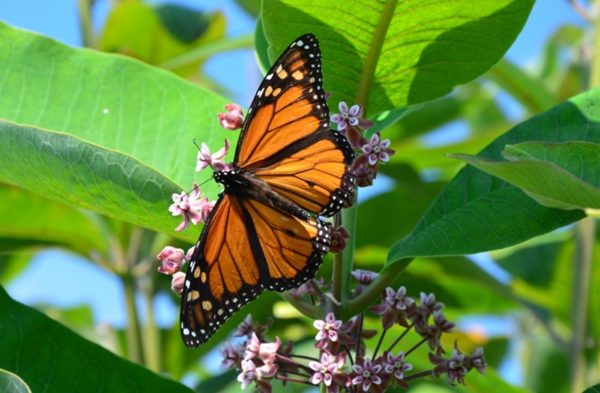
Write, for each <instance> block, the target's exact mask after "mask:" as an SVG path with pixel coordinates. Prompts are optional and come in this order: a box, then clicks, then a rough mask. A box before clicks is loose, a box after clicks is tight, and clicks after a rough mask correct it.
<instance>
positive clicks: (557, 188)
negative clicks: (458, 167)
mask: <svg viewBox="0 0 600 393" xmlns="http://www.w3.org/2000/svg"><path fill="white" fill-rule="evenodd" d="M502 155H503V156H504V157H506V158H507V159H509V160H510V161H494V160H489V159H486V158H484V157H477V156H469V155H464V154H456V155H454V157H456V158H459V159H462V160H463V161H466V162H467V163H469V164H471V165H473V166H474V167H476V168H478V169H480V170H482V171H485V172H487V173H489V174H491V175H493V176H496V177H498V178H500V179H502V180H504V181H506V182H508V183H510V184H513V185H515V186H517V187H519V188H520V189H522V190H523V191H525V193H527V195H529V196H531V197H532V198H533V199H535V200H536V201H538V202H539V203H540V204H542V205H544V206H548V207H555V208H559V209H567V210H570V209H587V208H591V209H598V208H600V189H599V188H598V187H599V186H600V173H599V172H598V171H597V168H598V163H599V161H600V144H596V143H586V142H564V143H538V142H524V143H519V144H517V145H508V146H506V148H505V149H504V151H503V152H502Z"/></svg>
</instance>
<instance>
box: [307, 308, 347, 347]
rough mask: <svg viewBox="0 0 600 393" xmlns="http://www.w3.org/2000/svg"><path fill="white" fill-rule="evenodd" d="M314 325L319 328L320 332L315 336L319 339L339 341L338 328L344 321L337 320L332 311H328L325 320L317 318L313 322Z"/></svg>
mask: <svg viewBox="0 0 600 393" xmlns="http://www.w3.org/2000/svg"><path fill="white" fill-rule="evenodd" d="M313 326H314V327H315V328H317V329H319V333H317V335H316V336H315V340H317V341H327V340H329V341H333V342H335V341H337V340H338V330H339V329H340V327H341V326H342V321H339V320H336V319H335V315H333V313H332V312H330V313H327V315H326V316H325V320H324V321H322V320H319V319H318V320H316V321H314V322H313Z"/></svg>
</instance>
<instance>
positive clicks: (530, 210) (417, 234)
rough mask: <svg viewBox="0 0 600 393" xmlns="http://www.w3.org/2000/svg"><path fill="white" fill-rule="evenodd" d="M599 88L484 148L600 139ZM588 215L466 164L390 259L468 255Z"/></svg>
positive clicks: (488, 153)
mask: <svg viewBox="0 0 600 393" xmlns="http://www.w3.org/2000/svg"><path fill="white" fill-rule="evenodd" d="M599 102H600V89H594V90H590V91H589V92H587V93H584V94H582V95H579V96H577V97H575V98H573V99H571V100H570V101H567V102H565V103H562V104H560V105H558V106H556V107H554V108H553V109H551V110H549V111H548V112H545V113H542V114H540V115H538V116H536V117H533V118H531V119H529V120H527V121H525V122H523V123H521V124H519V125H517V126H516V127H515V128H513V129H512V130H511V131H509V132H507V133H506V134H505V135H503V136H501V137H500V138H498V139H496V140H495V141H494V142H493V143H492V144H490V145H489V146H488V147H486V148H485V149H484V150H483V151H482V152H481V153H480V154H479V156H480V157H485V158H487V159H491V160H497V159H500V157H501V151H502V150H503V149H504V147H505V146H506V145H507V144H516V143H519V142H523V141H530V140H538V141H547V142H564V141H569V140H579V141H587V142H591V143H599V142H600V110H599V109H598V108H599V105H598V104H599ZM582 217H584V214H583V213H582V212H581V211H578V210H575V211H565V210H558V209H552V208H547V207H544V206H542V205H540V204H538V203H537V202H535V201H534V200H533V199H531V198H530V197H528V196H527V195H526V194H525V193H523V192H522V191H521V190H520V189H518V188H516V187H514V186H512V185H510V184H507V183H505V182H503V181H501V180H499V179H497V178H494V177H493V176H490V175H488V174H486V173H483V172H481V171H479V170H477V169H475V168H471V167H467V168H464V169H463V170H461V172H460V173H459V174H458V175H457V176H456V177H455V178H454V179H453V180H452V181H451V182H450V183H449V184H448V185H447V186H446V188H445V189H444V190H443V191H442V192H441V194H440V195H439V196H438V198H437V199H436V200H435V201H434V202H433V204H432V205H431V206H430V208H429V209H428V211H427V212H426V213H425V215H424V217H423V218H422V220H421V221H420V222H419V224H417V226H416V228H415V229H414V230H413V231H412V232H411V233H410V234H409V235H408V236H407V237H405V238H404V239H402V240H401V241H399V242H398V243H396V244H395V245H394V246H393V247H392V249H391V250H390V253H389V255H388V264H393V263H396V262H397V261H399V260H401V259H403V258H409V257H415V256H436V255H464V254H472V253H477V252H481V251H488V250H493V249H498V248H502V247H507V246H509V245H512V244H516V243H519V242H522V241H524V240H527V239H529V238H532V237H534V236H537V235H541V234H543V233H546V232H549V231H551V230H553V229H556V228H559V227H561V226H564V225H567V224H569V223H572V222H574V221H576V220H579V219H580V218H582Z"/></svg>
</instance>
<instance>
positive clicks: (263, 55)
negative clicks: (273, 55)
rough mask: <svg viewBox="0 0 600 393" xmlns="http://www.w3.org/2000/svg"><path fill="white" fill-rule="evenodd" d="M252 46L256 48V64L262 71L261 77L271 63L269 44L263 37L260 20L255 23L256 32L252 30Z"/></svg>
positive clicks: (263, 32)
mask: <svg viewBox="0 0 600 393" xmlns="http://www.w3.org/2000/svg"><path fill="white" fill-rule="evenodd" d="M254 46H255V48H256V51H255V53H256V64H258V68H260V70H261V71H262V73H263V75H264V74H266V73H267V71H269V68H271V61H270V60H269V54H268V49H269V43H268V42H267V37H265V31H264V30H263V27H262V20H261V19H258V21H256V30H254Z"/></svg>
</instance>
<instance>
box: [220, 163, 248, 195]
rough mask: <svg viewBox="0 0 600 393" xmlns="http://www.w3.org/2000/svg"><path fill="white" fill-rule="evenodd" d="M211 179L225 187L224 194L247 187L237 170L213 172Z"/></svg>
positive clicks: (229, 169)
mask: <svg viewBox="0 0 600 393" xmlns="http://www.w3.org/2000/svg"><path fill="white" fill-rule="evenodd" d="M213 178H214V179H215V181H216V182H217V183H219V184H222V185H223V186H224V187H225V192H226V193H230V192H232V191H234V190H237V189H239V188H240V187H245V186H247V184H246V182H245V181H244V179H243V177H242V176H241V171H240V169H238V168H235V167H232V168H228V169H225V170H222V171H215V172H214V173H213Z"/></svg>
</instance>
